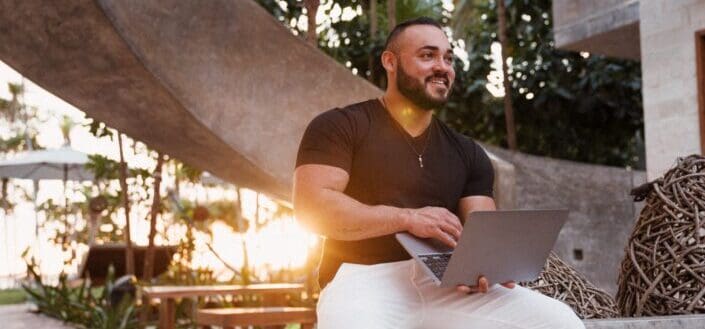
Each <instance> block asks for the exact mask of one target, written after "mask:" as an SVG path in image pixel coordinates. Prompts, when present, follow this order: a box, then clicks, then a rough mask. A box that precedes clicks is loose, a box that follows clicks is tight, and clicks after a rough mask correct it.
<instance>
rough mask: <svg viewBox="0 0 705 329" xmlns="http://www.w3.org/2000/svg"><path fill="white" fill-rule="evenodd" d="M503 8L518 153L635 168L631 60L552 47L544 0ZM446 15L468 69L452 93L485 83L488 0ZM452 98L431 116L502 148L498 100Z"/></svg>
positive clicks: (492, 15) (639, 161) (491, 12)
mask: <svg viewBox="0 0 705 329" xmlns="http://www.w3.org/2000/svg"><path fill="white" fill-rule="evenodd" d="M506 6H507V24H508V27H507V31H508V38H509V44H510V47H509V48H508V49H507V51H508V57H510V58H511V65H510V66H509V72H510V78H509V79H510V82H511V88H512V90H511V92H512V101H513V104H514V111H515V118H516V125H517V141H518V144H519V150H521V151H524V152H527V153H532V154H538V155H544V156H551V157H556V158H564V159H570V160H576V161H583V162H591V163H599V164H605V165H615V166H627V165H629V166H635V167H640V168H643V166H644V164H643V155H640V154H641V153H642V152H643V132H642V129H643V128H642V127H643V114H642V103H641V71H640V66H639V63H637V62H633V61H627V60H619V59H611V58H605V57H602V56H597V55H588V56H586V57H583V56H581V55H580V54H578V53H573V52H567V51H562V50H558V49H556V48H555V47H554V40H553V34H552V26H553V25H552V18H551V1H548V0H542V1H527V0H522V1H517V0H515V1H506ZM454 14H455V15H456V17H458V19H459V18H460V17H463V18H464V19H465V21H464V22H466V23H465V24H464V25H465V26H464V29H465V31H463V33H462V35H464V36H466V38H465V44H466V45H469V46H468V48H467V50H468V54H469V57H470V67H471V68H470V69H469V70H467V71H463V72H462V73H461V74H459V76H460V75H462V77H461V79H462V80H461V81H463V82H465V83H460V84H459V85H460V86H456V87H458V88H456V90H454V92H456V94H457V92H458V91H460V92H462V91H463V90H462V87H465V86H466V85H467V83H468V82H471V84H475V83H477V82H479V84H480V85H482V86H484V84H486V83H487V81H486V76H487V74H488V73H489V66H490V64H491V63H490V61H489V54H490V51H489V49H490V45H491V44H492V43H493V42H497V41H498V40H497V35H496V33H495V32H496V31H497V15H496V7H495V2H494V1H477V0H476V1H471V0H468V1H463V2H462V3H461V4H460V6H459V9H458V11H456V13H454ZM468 20H469V21H470V23H467V21H468ZM474 62H479V66H480V67H482V68H484V69H481V68H478V67H476V66H475V65H476V64H475V63H474ZM458 89H460V90H458ZM455 96H457V95H454V98H453V102H452V103H451V104H449V106H448V107H446V108H445V109H443V110H441V111H439V114H440V115H441V116H442V117H444V118H446V121H447V122H449V123H450V124H451V125H453V126H454V127H455V128H456V129H458V130H460V131H461V132H464V133H466V134H469V135H471V136H474V137H476V138H478V139H480V140H484V141H489V142H491V143H494V144H500V145H504V144H505V143H506V142H505V138H506V132H505V130H504V116H503V114H502V113H503V107H502V106H503V105H502V103H501V99H492V97H491V95H489V93H488V91H487V90H486V89H485V88H476V89H475V92H474V93H470V95H464V96H463V97H460V98H458V97H455ZM468 100H470V101H469V102H468ZM468 104H472V106H469V105H468Z"/></svg>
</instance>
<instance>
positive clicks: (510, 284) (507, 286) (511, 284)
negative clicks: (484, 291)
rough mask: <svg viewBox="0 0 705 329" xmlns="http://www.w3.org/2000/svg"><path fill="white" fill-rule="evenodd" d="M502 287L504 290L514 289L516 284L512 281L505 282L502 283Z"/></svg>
mask: <svg viewBox="0 0 705 329" xmlns="http://www.w3.org/2000/svg"><path fill="white" fill-rule="evenodd" d="M502 286H503V287H505V288H509V289H514V287H516V282H514V281H509V282H505V283H502Z"/></svg>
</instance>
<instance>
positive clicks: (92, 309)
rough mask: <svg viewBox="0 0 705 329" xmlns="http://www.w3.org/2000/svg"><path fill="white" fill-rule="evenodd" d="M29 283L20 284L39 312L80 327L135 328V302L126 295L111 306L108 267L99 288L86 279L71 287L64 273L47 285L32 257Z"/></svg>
mask: <svg viewBox="0 0 705 329" xmlns="http://www.w3.org/2000/svg"><path fill="white" fill-rule="evenodd" d="M27 272H28V274H29V276H30V279H31V280H32V283H31V285H25V286H23V288H24V291H25V292H26V293H27V294H28V295H29V299H30V301H31V302H32V303H34V304H35V305H36V306H37V308H38V309H39V311H40V312H42V313H44V314H46V315H48V316H51V317H54V318H57V319H60V320H62V321H65V322H70V323H73V324H76V325H78V326H79V327H81V328H91V329H92V328H101V329H129V328H137V327H138V322H137V316H136V312H135V301H134V300H133V299H132V298H131V297H130V296H129V295H127V294H126V295H125V297H124V298H123V300H122V301H121V302H120V303H118V305H111V302H110V294H111V292H112V291H113V288H114V286H113V283H114V270H113V268H112V266H111V267H110V268H109V269H108V276H107V278H106V284H105V286H104V287H102V288H96V287H91V284H90V283H89V280H83V281H82V282H81V284H80V285H78V286H77V287H73V286H72V285H71V284H70V281H69V280H68V279H67V276H66V274H64V273H62V274H61V275H60V276H59V282H58V284H57V285H55V286H54V285H47V284H44V283H43V282H42V280H41V276H40V275H39V273H38V271H37V266H36V264H35V263H34V261H33V260H31V261H30V263H29V264H28V265H27Z"/></svg>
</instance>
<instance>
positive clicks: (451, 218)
mask: <svg viewBox="0 0 705 329" xmlns="http://www.w3.org/2000/svg"><path fill="white" fill-rule="evenodd" d="M443 214H444V216H443V217H444V218H445V220H446V222H447V223H449V224H450V225H452V226H453V228H455V229H456V230H458V232H461V231H462V230H463V225H461V224H460V219H458V216H455V214H453V213H452V212H450V211H448V209H445V208H443Z"/></svg>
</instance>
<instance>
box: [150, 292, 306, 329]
mask: <svg viewBox="0 0 705 329" xmlns="http://www.w3.org/2000/svg"><path fill="white" fill-rule="evenodd" d="M302 291H304V285H303V284H300V283H258V284H251V285H213V286H153V287H144V288H142V292H143V294H144V297H145V298H146V299H147V300H151V299H159V300H160V302H161V303H160V305H159V328H162V329H173V328H174V327H175V325H176V299H177V298H194V297H205V296H219V295H244V294H259V295H262V296H263V297H266V296H271V297H275V298H276V297H280V296H284V295H286V294H293V293H301V292H302ZM277 306H283V305H277Z"/></svg>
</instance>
